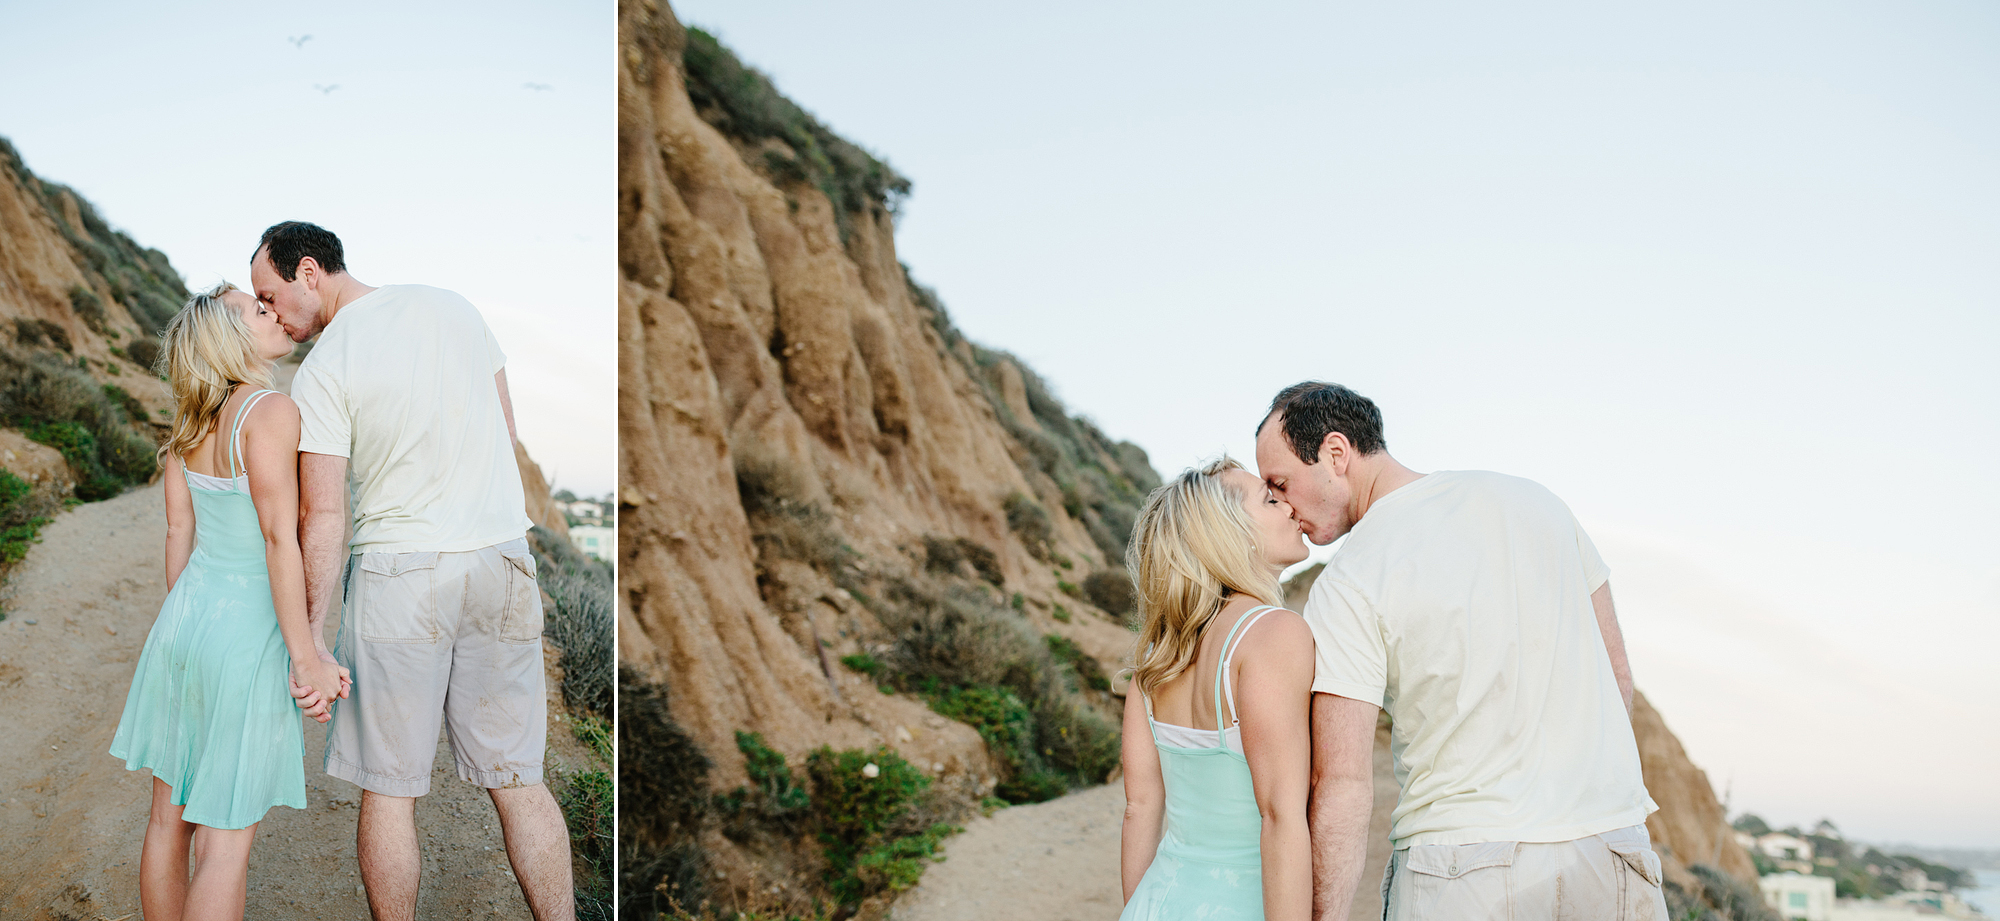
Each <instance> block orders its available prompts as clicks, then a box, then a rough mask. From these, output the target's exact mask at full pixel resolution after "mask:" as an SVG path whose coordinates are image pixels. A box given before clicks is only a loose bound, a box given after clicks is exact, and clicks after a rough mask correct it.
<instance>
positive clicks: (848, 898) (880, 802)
mask: <svg viewBox="0 0 2000 921" xmlns="http://www.w3.org/2000/svg"><path fill="white" fill-rule="evenodd" d="M806 773H807V775H808V776H810V777H811V778H812V784H813V796H812V799H813V827H814V830H815V831H816V832H817V834H818V836H819V840H820V844H821V845H822V846H824V848H825V852H826V860H827V875H826V886H827V890H828V891H830V892H832V893H833V895H834V897H835V898H836V899H839V900H840V902H841V903H842V904H844V905H851V904H854V903H857V902H859V901H861V900H862V899H864V898H867V897H868V896H870V895H873V894H875V893H877V892H881V891H883V890H885V889H887V890H900V889H907V888H909V887H910V886H913V885H915V884H916V881H917V878H918V877H919V876H921V875H922V874H923V871H924V867H925V866H926V863H927V861H928V860H929V859H930V858H931V857H932V855H933V854H934V853H935V852H936V850H937V846H938V843H939V842H940V841H942V840H943V839H944V837H945V836H946V835H949V834H951V833H953V832H956V831H959V829H958V828H955V827H953V826H951V825H949V824H946V823H942V822H924V821H922V817H921V814H920V811H919V810H918V809H917V808H916V807H917V806H918V801H919V798H920V797H921V796H922V795H923V794H924V793H925V791H927V790H928V789H929V788H930V785H931V781H930V778H929V777H926V776H924V773H923V772H922V771H921V770H919V769H918V768H917V767H916V766H915V765H912V764H910V763H909V762H907V761H905V760H903V757H902V756H901V755H898V754H896V752H895V751H894V750H893V749H890V748H889V747H887V746H882V747H878V748H876V749H875V750H874V751H873V752H868V751H862V750H860V749H852V748H851V749H848V750H846V751H840V752H836V751H834V750H833V749H832V748H831V747H830V746H821V747H820V748H818V749H817V750H815V751H813V753H812V754H810V755H808V756H807V757H806ZM871 773H872V774H873V776H870V775H871ZM912 818H916V819H918V821H919V822H920V823H921V824H922V826H923V827H922V828H907V827H906V826H907V824H908V822H909V820H910V819H912Z"/></svg>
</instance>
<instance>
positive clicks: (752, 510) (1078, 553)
mask: <svg viewBox="0 0 2000 921" xmlns="http://www.w3.org/2000/svg"><path fill="white" fill-rule="evenodd" d="M685 40H686V34H685V32H684V31H683V30H682V28H681V26H680V25H679V23H677V22H676V21H675V20H674V18H673V14H672V12H671V11H670V10H669V9H667V8H666V7H665V6H664V5H653V4H649V3H644V2H636V0H635V2H627V3H624V4H622V6H621V44H622V47H623V54H622V55H621V58H620V62H619V64H620V81H619V94H620V95H619V156H620V163H619V186H620V207H619V220H620V238H619V259H620V270H621V289H620V323H619V336H620V352H619V375H620V393H621V395H622V398H621V400H620V404H619V415H620V419H619V424H620V434H621V439H620V442H621V443H620V452H621V463H622V470H621V482H622V483H623V489H622V493H621V502H622V503H624V505H625V508H624V509H623V510H622V514H621V517H620V524H621V529H620V534H619V540H620V562H621V566H620V586H621V596H620V604H621V607H620V615H619V616H620V626H621V630H620V634H619V643H620V646H621V649H620V653H621V661H622V662H624V663H625V664H626V665H628V666H638V667H640V668H641V669H643V670H646V671H648V672H649V673H650V674H651V675H653V676H654V677H655V678H656V680H661V681H664V682H665V684H666V685H667V686H668V688H669V689H670V692H671V699H672V708H673V712H674V715H675V717H676V719H678V720H679V721H681V722H682V723H683V724H685V725H686V726H687V727H688V729H689V731H690V732H691V733H692V735H693V736H694V737H695V739H696V740H697V741H698V742H699V743H700V744H701V745H702V746H703V748H704V749H705V750H707V751H708V753H709V754H710V756H711V757H713V758H714V759H715V760H716V762H717V772H716V777H715V780H716V782H717V783H718V785H721V786H729V785H732V784H735V783H738V782H740V781H741V778H742V776H743V774H742V760H741V758H739V757H736V754H735V750H734V749H735V743H734V741H733V733H734V732H735V731H736V730H754V731H758V732H761V733H763V734H764V736H765V737H766V739H767V740H768V741H769V742H770V743H771V744H772V745H773V746H774V747H775V748H777V749H778V750H780V751H784V752H788V753H793V754H796V753H799V752H802V751H804V750H806V749H808V748H811V747H814V746H817V745H820V744H832V745H834V746H835V747H852V746H863V745H874V744H878V743H885V744H889V745H891V746H893V747H896V748H898V749H899V750H901V751H902V752H903V753H904V754H905V756H906V757H909V758H910V759H911V760H913V761H916V762H918V763H921V764H926V765H933V764H935V765H942V766H943V768H944V769H943V771H941V772H940V773H942V774H945V775H964V776H968V777H973V778H980V777H989V776H990V775H991V773H992V770H993V769H992V767H991V765H990V764H988V762H987V758H986V755H985V752H984V750H983V744H982V743H981V741H980V739H979V737H978V736H977V734H975V733H973V732H972V731H971V730H970V729H968V728H966V727H964V726H962V725H960V724H957V723H952V722H949V721H945V720H941V719H938V718H937V717H935V716H934V715H932V714H930V713H929V712H928V711H927V710H926V708H925V707H924V706H923V705H922V704H920V703H917V702H914V701H913V700H911V699H909V698H907V697H903V696H888V695H883V694H880V693H877V692H876V691H875V689H874V688H873V686H872V684H871V682H869V681H868V680H866V679H864V678H861V677H859V676H856V675H854V674H852V673H850V672H848V671H847V670H846V669H844V668H842V667H841V666H839V665H838V664H837V663H836V662H835V658H836V657H838V656H839V655H843V654H848V653H853V652H857V651H866V650H867V648H868V646H867V644H868V643H870V642H873V641H876V640H878V639H880V637H879V624H877V623H876V622H875V621H874V619H873V618H872V617H871V616H870V614H869V611H868V610H867V608H866V607H865V606H864V605H863V604H862V603H861V602H860V601H859V600H858V595H859V594H861V593H860V592H858V591H855V590H851V589H849V588H844V587H842V586H841V585H840V584H837V583H838V582H840V581H847V577H848V576H852V577H853V578H854V579H856V580H863V581H865V580H867V579H872V578H875V577H878V576H881V575H884V574H890V575H893V574H896V573H907V572H914V571H916V570H918V569H920V568H921V567H922V566H923V565H925V563H924V560H923V559H922V557H921V554H922V551H921V549H920V548H921V547H922V546H923V545H924V539H925V538H927V537H928V538H933V539H951V540H955V539H964V540H965V541H968V542H971V543H973V544H976V545H977V546H979V547H984V548H987V549H989V550H990V551H991V553H992V554H993V564H994V565H995V566H997V573H996V576H997V578H998V580H999V582H1000V584H1001V586H1002V587H1003V588H1004V591H1006V592H1009V593H1012V592H1018V593H1020V594H1021V595H1022V608H1023V613H1024V616H1025V617H1027V618H1028V619H1029V620H1030V621H1032V622H1033V624H1034V626H1035V629H1037V630H1039V631H1041V632H1044V633H1055V634H1060V635H1063V636H1066V637H1069V638H1071V639H1072V640H1073V641H1074V642H1075V643H1077V644H1078V645H1079V646H1080V647H1081V648H1082V649H1083V650H1084V651H1085V652H1087V653H1089V654H1090V655H1092V656H1093V657H1095V658H1097V659H1099V660H1101V661H1102V662H1103V663H1104V664H1106V665H1113V664H1115V663H1116V662H1117V661H1118V660H1119V659H1120V658H1121V657H1123V656H1125V655H1126V654H1127V653H1128V652H1129V650H1128V648H1127V647H1128V646H1129V645H1130V639H1129V634H1128V633H1127V632H1126V631H1125V630H1124V629H1123V628H1122V627H1121V626H1120V625H1119V624H1118V623H1116V622H1115V620H1114V619H1113V617H1111V616H1110V615H1107V614H1105V613H1103V612H1101V611H1097V610H1095V609H1094V608H1092V607H1091V606H1089V605H1087V604H1085V603H1084V602H1082V601H1080V600H1078V599H1077V598H1075V597H1072V596H1070V595H1065V594H1063V593H1062V592H1061V591H1060V583H1064V582H1069V583H1072V584H1073V583H1074V582H1080V581H1082V580H1083V577H1084V574H1086V573H1088V572H1091V571H1093V570H1101V569H1105V568H1107V567H1108V566H1109V565H1111V564H1110V563H1109V562H1108V561H1107V560H1106V556H1107V553H1106V549H1105V548H1104V547H1102V546H1100V545H1099V542H1098V540H1097V539H1094V538H1093V536H1092V534H1091V533H1090V530H1089V527H1090V524H1089V523H1090V521H1091V520H1092V513H1090V512H1088V511H1084V509H1086V508H1087V507H1088V506H1089V503H1090V501H1091V499H1092V497H1091V496H1090V495H1087V494H1086V493H1087V492H1088V490H1089V489H1090V488H1094V487H1091V486H1089V484H1084V485H1082V486H1079V485H1078V484H1075V483H1071V484H1061V483H1058V482H1057V481H1056V480H1055V479H1054V478H1052V477H1051V476H1049V475H1048V474H1047V472H1046V471H1045V470H1044V469H1043V467H1044V465H1043V464H1042V463H1040V462H1039V461H1038V460H1037V458H1036V456H1035V454H1034V453H1033V452H1035V451H1036V450H1037V448H1038V446H1037V445H1035V444H1033V443H1031V441H1032V438H1028V439H1026V440H1024V437H1023V436H1022V435H1021V434H1020V433H1021V432H1023V431H1029V432H1033V431H1035V430H1037V429H1038V428H1039V427H1040V426H1041V425H1042V424H1043V423H1042V422H1040V421H1038V419H1037V415H1038V414H1037V412H1036V409H1035V408H1034V407H1031V406H1030V405H1029V403H1030V397H1029V395H1028V393H1027V390H1026V388H1025V387H1024V386H1023V375H1022V370H1021V369H1020V368H1019V367H1018V366H1016V365H1015V364H1014V363H1013V362H1011V361H1010V360H1008V359H1006V358H1004V357H1000V356H994V355H992V354H991V353H983V352H982V351H979V350H976V347H975V346H972V345H971V344H969V343H966V342H964V341H963V340H962V339H958V338H956V333H955V331H953V330H951V329H950V326H949V322H948V320H946V319H945V318H944V316H943V315H942V312H941V308H939V307H938V306H937V305H936V304H935V302H934V301H933V300H931V299H930V298H929V297H928V295H927V294H926V293H924V292H922V291H921V290H919V289H917V288H916V287H915V286H914V285H913V284H912V283H911V282H910V281H909V279H908V277H907V276H906V275H905V273H904V270H903V268H902V266H901V265H899V264H898V262H897V260H896V255H895V241H894V235H893V218H892V215H891V214H890V213H889V211H888V209H887V208H886V207H885V206H884V203H882V202H880V201H876V202H871V203H868V206H867V207H865V208H863V209H861V210H856V211H843V212H841V213H838V214H837V213H836V206H835V203H834V201H833V199H832V198H830V197H829V195H828V194H827V192H826V190H825V189H823V188H821V187H817V186H815V185H814V184H812V183H811V182H810V181H807V180H805V179H802V178H799V177H798V176H796V175H794V176H791V177H790V178H789V179H788V178H787V177H786V175H784V174H783V173H782V172H778V174H777V175H774V172H777V171H776V170H774V168H773V166H772V164H773V163H774V162H777V163H778V164H779V166H780V167H782V165H783V161H784V160H785V159H787V158H789V157H792V156H797V155H799V154H798V152H797V151H794V150H791V149H790V148H788V147H786V145H784V144H783V143H782V142H780V141H775V140H773V141H767V142H764V143H762V144H758V145H756V146H754V147H753V146H751V145H750V144H747V143H745V142H744V141H743V140H742V139H740V138H731V137H727V136H725V135H724V134H723V133H722V132H720V131H718V130H717V129H716V127H714V126H713V125H711V124H710V123H709V122H708V121H705V120H704V119H703V117H702V115H701V114H700V113H698V112H697V111H696V110H695V107H694V104H693V103H692V101H691V100H690V98H689V92H688V87H687V75H686V73H685V71H684V70H683V69H682V67H681V62H680V57H681V51H682V48H683V45H684V43H685ZM753 163H756V164H757V165H756V166H753V165H752V164H753ZM982 357H984V358H985V359H986V361H984V362H983V361H982ZM1010 402H1011V403H1012V406H1011V407H1010V406H1009V405H1008V404H1009V403H1010ZM1059 411H1060V410H1059V407H1058V409H1057V412H1058V413H1059ZM1039 415H1040V416H1042V417H1048V416H1049V412H1048V411H1047V410H1046V409H1044V411H1042V412H1041V413H1039ZM1067 421H1069V422H1071V423H1075V420H1067ZM1089 435H1090V436H1091V437H1089V438H1086V439H1085V442H1086V445H1087V447H1089V448H1090V449H1091V450H1092V451H1093V452H1094V454H1095V455H1097V456H1092V457H1090V458H1089V459H1088V460H1089V462H1090V463H1091V464H1094V465H1096V468H1098V469H1100V470H1101V471H1106V472H1108V478H1104V479H1106V482H1110V481H1112V480H1118V481H1122V483H1120V484H1119V485H1122V487H1123V488H1124V489H1125V490H1129V491H1133V492H1135V493H1137V491H1138V490H1139V489H1140V488H1141V487H1149V486H1150V485H1151V478H1152V477H1153V474H1152V472H1151V470H1150V468H1147V467H1145V462H1144V457H1143V454H1142V453H1139V452H1138V451H1137V449H1136V448H1133V447H1131V446H1129V445H1127V446H1122V447H1121V446H1116V445H1111V444H1110V443H1109V442H1107V441H1104V440H1102V438H1101V436H1097V435H1096V434H1095V432H1094V430H1092V431H1091V432H1090V433H1089ZM1135 480H1136V481H1140V482H1138V483H1135V482H1134V481H1135ZM1066 485H1067V488H1066ZM1137 494H1141V495H1142V494H1143V493H1137ZM773 496H774V497H775V498H773ZM746 497H747V501H748V504H749V507H748V508H746ZM1010 497H1027V498H1028V499H1029V500H1031V501H1032V504H1033V505H1035V506H1036V507H1038V508H1039V509H1040V510H1041V511H1042V513H1043V514H1044V515H1045V516H1046V521H1047V527H1048V544H1047V545H1046V546H1035V547H1031V546H1030V545H1029V544H1028V543H1027V542H1025V541H1024V539H1023V538H1022V537H1021V536H1020V535H1019V534H1017V533H1016V532H1017V530H1018V529H1017V528H1013V527H1010V523H1009V516H1008V508H1007V505H1008V501H1009V498H1010ZM1014 501H1015V502H1016V504H1017V505H1018V504H1020V503H1021V499H1019V498H1017V499H1015V500H1014ZM1066 504H1067V505H1069V506H1070V507H1071V508H1072V509H1075V510H1077V511H1079V512H1082V514H1080V515H1079V514H1072V512H1071V511H1068V510H1066V508H1065V506H1066ZM763 507H771V508H777V509H779V510H780V511H779V512H778V514H779V515H780V516H781V517H782V515H784V514H791V513H794V512H796V513H797V514H798V515H799V516H806V517H809V518H811V519H812V521H817V522H818V524H817V525H813V527H817V528H819V529H820V530H818V531H814V532H813V535H818V537H814V536H812V535H807V537H806V540H807V541H808V542H811V541H813V540H817V539H820V538H824V537H832V538H834V542H836V543H839V544H844V545H845V549H844V550H841V551H840V560H839V561H838V562H835V563H829V562H828V561H827V560H825V559H824V558H821V559H819V560H818V564H817V565H815V564H814V563H813V562H811V561H801V560H795V559H791V558H788V557H789V556H806V557H812V556H814V554H815V552H816V551H814V550H813V549H812V548H810V547H807V548H804V550H805V552H803V553H792V554H783V553H772V552H770V551H769V550H768V549H760V546H759V543H758V540H759V537H758V533H759V532H760V529H758V528H753V521H752V518H753V517H754V516H755V515H756V514H757V509H758V508H763ZM785 510H790V511H785ZM812 521H807V522H806V524H812ZM779 524H782V522H780V523H779ZM771 530H772V529H771V528H763V529H761V531H762V532H764V533H765V537H766V538H770V537H771V535H770V534H769V533H768V532H769V531H771ZM778 536H779V537H782V535H778ZM821 549H825V548H821ZM849 551H851V552H849ZM1061 560H1067V561H1068V562H1070V563H1071V564H1072V565H1071V568H1069V569H1064V568H1062V567H1061V564H1060V562H1050V561H1061ZM850 584H852V583H850ZM1056 604H1061V605H1063V609H1062V610H1064V611H1065V612H1070V613H1068V614H1067V615H1066V616H1069V617H1070V620H1069V621H1068V622H1063V621H1061V620H1059V619H1057V617H1056V616H1055V611H1056V608H1055V605H1056Z"/></svg>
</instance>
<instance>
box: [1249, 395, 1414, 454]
mask: <svg viewBox="0 0 2000 921" xmlns="http://www.w3.org/2000/svg"><path fill="white" fill-rule="evenodd" d="M1273 413H1276V414H1277V416H1278V425H1279V427H1280V430H1281V431H1282V432H1283V433H1284V436H1285V441H1286V442H1288V443H1289V444H1291V446H1292V453H1293V454H1297V455H1298V456H1299V460H1302V461H1305V462H1306V463H1308V464H1317V463H1319V446H1320V444H1321V443H1323V442H1325V441H1326V436H1327V433H1329V432H1339V433H1340V434H1342V435H1346V436H1347V441H1348V443H1349V444H1351V445H1353V446H1354V450H1356V451H1359V452H1361V453H1362V454H1373V453H1375V452H1377V451H1380V450H1383V449H1384V448H1387V447H1388V446H1389V443H1388V442H1386V441H1384V440H1382V410H1380V409H1378V408H1376V406H1375V401H1374V400H1371V399H1368V398H1367V397H1364V396H1362V395H1361V394H1358V393H1355V392H1354V391H1352V390H1349V389H1347V388H1346V387H1342V386H1340V385H1339V384H1329V383H1327V382H1325V381H1303V382H1300V383H1297V384H1293V385H1291V386H1290V387H1286V388H1285V389H1283V390H1280V391H1278V395H1277V397H1275V398H1273V399H1272V400H1271V408H1270V409H1269V410H1267V411H1265V413H1264V422H1259V423H1257V433H1258V434H1260V435H1261V434H1263V433H1264V423H1265V422H1269V421H1271V416H1272V414H1273Z"/></svg>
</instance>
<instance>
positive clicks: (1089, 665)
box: [1042, 633, 1111, 691]
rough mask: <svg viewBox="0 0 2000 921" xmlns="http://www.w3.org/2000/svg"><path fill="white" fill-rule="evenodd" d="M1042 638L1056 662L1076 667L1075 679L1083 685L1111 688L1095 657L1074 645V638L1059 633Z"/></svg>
mask: <svg viewBox="0 0 2000 921" xmlns="http://www.w3.org/2000/svg"><path fill="white" fill-rule="evenodd" d="M1042 640H1043V642H1046V643H1047V644H1048V646H1049V655H1051V656H1053V657H1055V660H1056V661H1057V662H1061V663H1063V664H1065V665H1068V666H1070V667H1071V668H1074V669H1076V676H1077V679H1078V680H1079V681H1081V682H1083V685H1084V686H1085V687H1088V688H1091V689H1093V690H1098V691H1109V690H1111V679H1110V678H1109V677H1106V676H1105V674H1104V667H1103V666H1101V665H1099V664H1097V659H1095V658H1093V657H1092V656H1091V655H1090V654H1089V653H1086V652H1084V651H1083V648H1082V647H1080V646H1078V645H1076V641H1075V640H1072V639H1070V638H1069V637H1066V636H1063V635H1062V634H1060V633H1051V634H1048V635H1047V636H1044V637H1042Z"/></svg>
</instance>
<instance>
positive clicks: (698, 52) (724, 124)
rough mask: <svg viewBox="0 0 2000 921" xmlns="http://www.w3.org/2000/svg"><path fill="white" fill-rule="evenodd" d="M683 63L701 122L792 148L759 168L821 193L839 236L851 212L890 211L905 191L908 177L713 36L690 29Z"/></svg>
mask: <svg viewBox="0 0 2000 921" xmlns="http://www.w3.org/2000/svg"><path fill="white" fill-rule="evenodd" d="M681 62H682V66H683V68H684V71H685V73H686V74H687V91H688V99H689V101H691V102H692V103H693V104H694V109H695V112H696V113H698V114H699V115H700V116H701V117H702V119H703V120H705V121H707V122H708V123H709V124H711V125H714V126H715V128H716V130H717V131H720V132H722V133H723V134H724V135H727V136H729V137H732V138H735V139H737V140H739V141H743V142H745V143H746V144H747V145H748V146H752V147H756V146H761V145H762V144H763V142H765V141H766V140H770V139H775V140H777V141H779V142H782V143H783V144H784V145H785V146H786V147H788V148H789V149H790V151H789V152H790V156H785V155H784V154H780V153H776V152H773V153H770V154H766V156H765V157H764V166H765V168H766V169H768V170H770V171H771V175H772V178H773V179H774V180H776V181H777V182H779V183H780V184H781V185H783V184H792V183H806V184H811V185H812V186H814V187H816V188H818V189H819V190H820V191H821V192H823V193H825V195H826V197H827V199H828V201H830V202H832V204H833V213H834V220H835V222H836V223H837V225H838V226H839V229H840V237H841V240H842V242H845V241H846V240H847V239H848V234H849V233H850V231H851V229H852V218H851V217H850V215H853V214H873V213H878V212H886V213H888V214H894V213H896V209H897V207H898V206H899V205H900V203H901V201H902V199H903V197H904V196H906V195H908V194H910V181H909V180H908V179H905V178H903V177H902V176H901V175H899V174H897V172H896V171H895V170H893V169H891V168H890V167H889V165H888V164H886V163H883V162H882V161H881V160H879V159H877V158H876V157H874V156H871V155H870V154H869V153H868V152H867V151H865V150H862V149H861V148H859V147H857V146H855V145H854V144H852V143H850V142H848V141H847V140H845V139H843V138H841V137H839V136H838V135H835V134H834V133H833V132H832V131H830V130H828V129H827V128H826V126H825V125H822V124H820V123H819V120H818V119H815V118H813V117H812V116H811V115H809V114H807V113H806V111H805V110H804V109H801V108H799V107H798V106H797V105H796V104H794V103H793V102H792V101H791V100H789V99H786V98H785V97H784V96H782V95H780V94H779V93H778V90H777V87H775V86H773V85H772V84H771V80H770V78H768V77H766V76H764V75H763V74H762V73H759V72H757V71H756V70H753V69H751V68H749V67H746V66H744V64H743V62H742V61H740V60H738V59H737V57H736V55H735V54H734V53H732V52H731V51H730V50H729V49H727V48H724V47H723V46H722V43H720V42H718V41H716V39H715V36H713V35H710V34H709V33H707V32H704V31H702V30H701V29H696V28H690V29H688V30H687V45H686V47H685V48H684V49H683V50H682V54H681Z"/></svg>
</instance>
